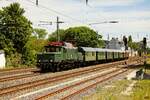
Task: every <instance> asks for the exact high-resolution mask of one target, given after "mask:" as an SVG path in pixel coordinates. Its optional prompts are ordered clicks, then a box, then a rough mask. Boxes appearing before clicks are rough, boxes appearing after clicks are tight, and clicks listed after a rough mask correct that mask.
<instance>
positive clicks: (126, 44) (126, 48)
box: [123, 36, 128, 50]
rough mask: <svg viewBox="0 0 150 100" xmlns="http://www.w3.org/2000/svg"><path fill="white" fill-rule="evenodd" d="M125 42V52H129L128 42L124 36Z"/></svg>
mask: <svg viewBox="0 0 150 100" xmlns="http://www.w3.org/2000/svg"><path fill="white" fill-rule="evenodd" d="M123 42H124V46H125V50H128V40H127V38H126V36H123Z"/></svg>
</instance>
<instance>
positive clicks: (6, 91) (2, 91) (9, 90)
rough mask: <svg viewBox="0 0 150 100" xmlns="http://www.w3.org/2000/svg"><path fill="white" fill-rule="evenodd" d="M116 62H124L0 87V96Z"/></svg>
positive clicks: (98, 68)
mask: <svg viewBox="0 0 150 100" xmlns="http://www.w3.org/2000/svg"><path fill="white" fill-rule="evenodd" d="M118 64H124V61H119V62H114V63H111V64H104V65H99V66H96V67H95V68H93V67H92V68H89V69H85V70H81V71H77V72H71V73H67V74H63V75H58V76H55V77H49V78H46V79H42V80H38V81H33V82H28V83H24V84H19V85H16V86H11V87H7V88H3V89H0V96H3V95H7V94H10V93H16V92H18V91H21V90H26V89H31V88H33V87H37V86H40V85H45V84H50V83H52V82H56V81H61V80H65V79H67V78H71V77H75V76H79V75H82V74H86V73H90V72H94V71H97V70H102V69H105V68H106V66H107V68H109V67H114V66H116V65H118Z"/></svg>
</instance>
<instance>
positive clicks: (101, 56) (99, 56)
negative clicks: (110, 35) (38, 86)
mask: <svg viewBox="0 0 150 100" xmlns="http://www.w3.org/2000/svg"><path fill="white" fill-rule="evenodd" d="M128 57H129V52H128V51H124V50H115V49H104V48H92V47H74V46H72V45H71V43H66V42H49V43H48V44H47V45H46V46H45V50H44V51H43V52H40V53H38V54H37V67H38V68H39V69H41V71H52V72H57V71H62V70H67V69H73V68H79V67H85V66H88V65H94V64H100V63H104V62H112V61H118V60H123V59H128Z"/></svg>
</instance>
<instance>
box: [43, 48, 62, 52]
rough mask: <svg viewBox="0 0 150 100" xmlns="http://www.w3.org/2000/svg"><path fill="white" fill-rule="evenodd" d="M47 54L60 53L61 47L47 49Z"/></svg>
mask: <svg viewBox="0 0 150 100" xmlns="http://www.w3.org/2000/svg"><path fill="white" fill-rule="evenodd" d="M45 50H46V52H60V51H61V48H60V47H45Z"/></svg>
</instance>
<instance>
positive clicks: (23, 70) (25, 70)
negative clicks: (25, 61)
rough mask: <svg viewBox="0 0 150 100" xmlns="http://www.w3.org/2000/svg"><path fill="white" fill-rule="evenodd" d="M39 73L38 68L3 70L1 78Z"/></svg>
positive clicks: (0, 72) (0, 73) (0, 71)
mask: <svg viewBox="0 0 150 100" xmlns="http://www.w3.org/2000/svg"><path fill="white" fill-rule="evenodd" d="M35 71H39V69H37V68H17V69H3V70H2V69H1V70H0V76H4V75H11V74H16V73H25V72H35Z"/></svg>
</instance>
